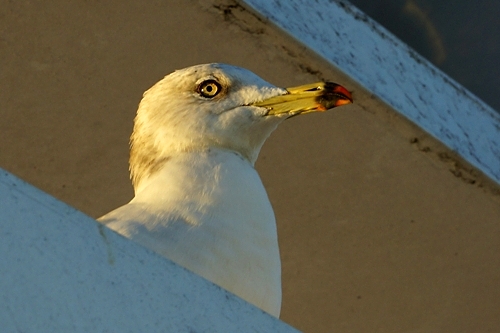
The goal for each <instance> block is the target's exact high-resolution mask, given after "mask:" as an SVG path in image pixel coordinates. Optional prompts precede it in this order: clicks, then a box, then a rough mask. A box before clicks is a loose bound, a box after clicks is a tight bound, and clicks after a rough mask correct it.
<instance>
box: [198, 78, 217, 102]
mask: <svg viewBox="0 0 500 333" xmlns="http://www.w3.org/2000/svg"><path fill="white" fill-rule="evenodd" d="M221 91H222V87H221V85H220V83H219V82H217V81H215V80H206V81H203V82H202V83H200V85H199V86H198V93H199V94H200V95H201V96H203V97H206V98H213V97H215V96H217V94H219V93H220V92H221Z"/></svg>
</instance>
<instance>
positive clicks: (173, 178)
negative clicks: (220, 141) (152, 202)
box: [134, 148, 255, 197]
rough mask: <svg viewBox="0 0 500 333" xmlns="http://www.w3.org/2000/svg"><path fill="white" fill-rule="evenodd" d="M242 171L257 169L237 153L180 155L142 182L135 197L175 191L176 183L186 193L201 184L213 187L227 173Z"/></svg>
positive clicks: (217, 151) (215, 151)
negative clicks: (153, 189) (143, 194)
mask: <svg viewBox="0 0 500 333" xmlns="http://www.w3.org/2000/svg"><path fill="white" fill-rule="evenodd" d="M239 168H242V169H252V170H254V165H253V163H251V162H250V161H249V160H248V159H247V158H246V157H244V156H242V155H241V154H239V153H238V152H235V151H233V150H229V149H224V148H207V149H206V150H203V151H190V152H180V153H177V154H173V155H172V156H170V157H168V158H164V159H163V161H162V165H161V166H160V167H158V168H156V170H155V171H154V172H153V173H151V174H150V175H147V176H146V177H144V178H143V179H141V180H140V181H139V182H138V183H137V184H136V186H134V189H135V194H136V197H138V196H140V194H141V192H144V190H145V189H147V190H148V191H150V190H151V189H152V188H153V187H158V190H160V191H164V190H165V188H166V187H169V188H172V187H173V186H174V184H175V186H179V188H181V189H184V190H185V189H187V188H189V187H191V188H192V187H198V185H197V184H210V183H211V181H212V182H214V181H216V180H218V179H219V177H220V173H221V172H222V171H224V170H225V172H227V171H228V169H230V170H231V172H237V171H236V170H239ZM254 172H255V170H254ZM188 175H189V176H188ZM181 176H182V177H181Z"/></svg>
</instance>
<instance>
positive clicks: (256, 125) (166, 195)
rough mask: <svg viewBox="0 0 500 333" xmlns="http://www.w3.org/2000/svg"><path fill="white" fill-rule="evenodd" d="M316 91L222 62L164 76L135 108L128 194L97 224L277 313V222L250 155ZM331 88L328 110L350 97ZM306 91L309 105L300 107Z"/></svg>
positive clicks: (319, 107)
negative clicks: (130, 196)
mask: <svg viewBox="0 0 500 333" xmlns="http://www.w3.org/2000/svg"><path fill="white" fill-rule="evenodd" d="M319 85H322V84H319ZM316 86H317V85H316ZM316 86H314V87H316ZM336 87H340V86H336ZM308 88H310V86H308ZM340 88H341V89H344V88H342V87H340ZM340 88H335V89H340ZM294 89H296V88H294ZM322 89H323V86H321V87H320V86H318V87H317V89H307V90H301V91H300V93H297V92H296V91H295V90H290V91H292V92H290V91H288V90H286V89H282V88H277V87H275V86H273V85H271V84H269V83H267V82H265V81H264V80H262V79H261V78H259V77H258V76H256V75H255V74H253V73H251V72H249V71H247V70H245V69H242V68H238V67H233V66H229V65H224V64H207V65H198V66H194V67H190V68H186V69H183V70H179V71H176V72H174V73H172V74H170V75H168V76H166V77H165V78H164V79H163V80H161V81H160V82H158V83H157V84H156V85H154V86H153V87H152V88H151V89H149V90H148V91H147V92H146V93H145V94H144V98H143V100H142V101H141V103H140V105H139V109H138V111H137V117H136V119H135V126H134V132H133V134H132V137H131V157H130V170H131V177H132V181H133V184H134V189H135V197H134V198H133V199H132V201H130V202H129V203H128V204H126V205H124V206H122V207H120V208H118V209H116V210H114V211H112V212H110V213H108V214H106V215H105V216H103V217H101V218H100V219H99V220H100V222H102V223H104V224H106V225H107V226H108V227H110V228H111V229H114V230H116V231H117V232H119V233H121V234H123V235H125V236H126V237H129V238H131V239H132V240H134V241H136V242H138V243H140V244H142V245H144V246H146V247H148V248H150V249H152V250H154V251H155V252H157V253H159V254H161V255H163V256H165V257H167V258H169V259H171V260H173V261H174V262H176V263H178V264H180V265H182V266H184V267H186V268H187V269H189V270H191V271H193V272H195V273H197V274H199V275H201V276H203V277H205V278H206V279H208V280H210V281H212V282H214V283H216V284H218V285H220V286H221V287H223V288H225V289H227V290H229V291H231V292H233V293H234V294H236V295H238V296H240V297H241V298H243V299H245V300H247V301H248V302H250V303H253V304H254V305H256V306H258V307H260V308H261V309H263V310H265V311H267V312H268V313H270V314H272V315H274V316H276V317H278V316H279V313H280V307H281V268H280V258H279V249H278V240H277V233H276V223H275V218H274V213H273V210H272V207H271V204H270V202H269V199H268V197H267V194H266V191H265V189H264V187H263V185H262V182H261V180H260V178H259V176H258V174H257V172H256V171H255V169H254V163H255V161H256V159H257V156H258V154H259V151H260V149H261V147H262V145H263V143H264V141H265V140H266V138H267V137H268V136H269V135H270V134H271V132H272V131H273V130H274V129H275V128H276V127H277V126H278V124H279V123H280V122H282V121H283V120H284V119H286V118H288V117H289V116H291V115H294V114H297V113H301V112H310V111H314V110H324V109H325V103H324V102H323V101H318V96H321V97H322V98H325V96H326V95H327V94H325V92H324V91H323V92H321V91H322ZM335 89H334V90H332V91H330V95H331V94H334V95H335V96H334V97H335V98H334V97H332V96H333V95H332V96H330V95H328V96H326V97H328V98H329V99H328V98H327V99H328V101H329V102H330V104H328V103H327V107H326V108H328V107H334V106H337V105H341V104H346V103H348V102H349V101H350V100H351V97H350V95H349V94H348V92H347V91H344V90H345V89H344V90H341V91H335ZM304 92H307V93H308V94H309V95H307V96H306V95H304V94H303V93H304ZM309 92H314V93H315V95H314V96H313V95H312V94H311V93H309ZM346 93H347V95H346ZM290 96H293V98H290ZM304 96H305V97H304ZM306 99H307V100H308V101H309V104H311V103H312V104H314V105H312V104H311V105H310V106H309V108H307V107H304V106H303V104H304V101H305V100H306ZM296 100H300V102H301V103H302V104H301V105H300V107H299V108H298V109H297V108H290V106H291V105H293V104H294V103H295V102H294V101H296ZM332 101H333V104H331V103H332ZM342 101H344V102H342ZM166 280H167V279H166Z"/></svg>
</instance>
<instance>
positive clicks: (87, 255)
mask: <svg viewBox="0 0 500 333" xmlns="http://www.w3.org/2000/svg"><path fill="white" fill-rule="evenodd" d="M0 198H2V200H1V201H0V212H1V215H0V224H1V228H0V240H1V241H0V253H1V257H2V260H1V261H0V276H1V277H2V278H1V279H0V299H1V301H0V326H1V331H2V332H6V333H7V332H25V333H28V332H37V333H40V332H48V333H49V332H50V333H53V332H228V333H229V332H296V330H294V329H293V328H291V327H290V326H288V325H286V324H284V323H282V322H280V321H279V320H277V319H276V318H274V317H272V316H270V315H268V314H266V313H264V312H263V311H262V310H260V309H258V308H256V307H254V306H252V305H250V304H248V303H246V302H245V301H243V300H241V299H239V298H237V297H236V296H234V295H232V294H231V293H229V292H227V291H225V290H223V289H221V288H219V287H217V286H215V285H214V284H212V283H210V282H208V281H207V280H205V279H203V278H201V277H199V276H197V275H195V274H193V273H191V272H188V271H187V270H186V269H184V268H182V267H180V266H178V265H176V264H174V263H173V262H171V261H169V260H166V259H165V258H163V257H160V256H159V255H157V254H155V253H153V252H151V251H149V250H147V249H145V248H143V247H141V246H140V245H138V244H136V243H133V242H130V241H129V240H128V239H126V238H124V237H122V236H120V235H118V234H116V233H115V232H113V231H111V230H109V229H108V228H105V227H104V226H103V225H101V224H99V223H98V222H96V221H95V220H93V219H92V218H90V217H88V216H86V215H84V214H82V213H81V212H79V211H77V210H75V209H74V208H71V207H69V206H67V205H65V204H64V203H61V202H60V201H57V200H56V199H54V198H53V197H50V196H49V195H47V194H46V193H43V192H42V191H40V190H38V189H36V188H34V187H32V186H29V185H28V184H26V183H24V182H23V181H21V180H19V179H18V178H16V177H14V176H12V175H11V174H8V173H7V172H5V171H3V170H0Z"/></svg>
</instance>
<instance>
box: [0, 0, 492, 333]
mask: <svg viewBox="0 0 500 333" xmlns="http://www.w3.org/2000/svg"><path fill="white" fill-rule="evenodd" d="M0 17H1V20H0V64H1V65H0V66H1V69H0V79H1V81H0V82H1V87H2V88H1V89H0V119H1V121H0V152H1V153H0V167H3V168H5V169H7V170H9V171H11V172H13V173H14V174H16V175H18V176H19V177H21V178H22V179H24V180H26V181H28V182H29V183H31V184H33V185H35V186H37V187H39V188H40V189H42V190H44V191H46V192H48V193H50V194H52V195H54V196H55V197H57V198H59V199H61V200H63V201H64V202H66V203H68V204H70V205H72V206H74V207H76V208H77V209H80V210H82V211H83V212H85V213H87V214H89V215H91V216H93V217H98V216H100V215H102V214H104V213H106V212H108V211H110V210H111V209H113V208H115V207H117V206H119V205H121V204H123V203H125V202H127V201H128V200H130V199H131V197H132V187H131V185H130V181H129V179H128V170H127V158H128V137H129V135H130V132H131V130H132V120H133V117H134V113H135V110H136V107H137V104H138V102H139V100H140V98H141V95H142V93H143V91H145V90H146V89H148V88H149V87H150V86H151V85H152V84H153V83H154V82H156V81H157V80H159V79H160V78H161V77H163V76H164V75H165V74H167V73H169V72H171V71H173V70H174V69H177V68H183V67H187V66H190V65H193V64H197V63H207V62H214V61H218V62H227V63H231V64H234V65H239V66H243V67H246V68H248V69H250V70H252V71H254V72H255V73H257V74H258V75H260V76H262V77H263V78H265V79H266V80H268V81H270V82H272V83H274V84H276V85H280V86H285V87H286V86H294V85H297V84H302V83H307V82H314V81H316V80H317V79H318V78H328V79H329V80H331V81H334V82H338V83H341V84H342V85H344V86H346V87H347V88H349V89H351V90H353V91H354V94H355V101H356V103H355V104H354V105H352V106H347V107H343V108H340V109H338V110H333V111H332V112H328V113H322V114H313V115H309V116H303V117H296V118H293V119H292V120H290V121H287V122H286V123H285V124H283V125H282V126H281V127H280V128H279V129H278V130H277V131H276V132H275V133H274V135H273V136H272V137H271V138H270V139H269V140H268V142H267V143H266V145H264V148H263V151H262V153H261V156H260V159H259V161H258V163H257V169H258V171H259V173H260V174H261V177H262V178H263V181H264V184H265V186H266V188H267V190H268V193H269V196H270V199H271V202H272V204H273V206H274V209H275V212H276V216H277V220H278V233H279V239H280V246H281V253H282V261H283V293H284V298H283V309H282V316H281V319H283V320H284V321H285V322H287V323H290V324H291V325H293V326H295V327H297V328H298V329H300V330H304V331H306V332H331V331H337V332H450V331H453V332H476V331H482V332H488V331H490V332H494V331H497V330H498V329H499V327H500V287H499V282H500V257H499V256H498V253H499V252H500V241H499V235H500V224H499V223H498V222H499V221H500V194H499V193H500V192H499V190H498V186H497V185H495V184H494V183H493V182H491V181H490V180H488V179H487V178H486V177H484V176H482V175H481V173H480V172H478V171H477V170H475V169H474V168H472V167H470V166H469V165H468V164H467V163H465V162H464V161H462V160H461V159H460V158H458V157H456V156H455V155H454V154H453V153H452V152H451V151H450V150H449V149H447V148H446V147H444V146H443V145H442V144H440V143H439V142H437V141H436V140H434V139H432V138H431V137H430V136H429V135H428V134H426V133H425V132H423V131H422V130H420V129H419V128H417V127H416V126H414V125H412V124H411V123H409V122H408V121H407V120H406V119H404V118H403V117H402V116H399V115H398V114H396V113H394V112H393V110H392V109H390V108H389V107H388V106H387V105H385V104H384V103H383V102H381V101H380V100H379V99H377V97H376V96H374V95H373V94H371V93H370V92H368V91H366V90H365V89H364V88H363V87H361V86H358V85H357V84H356V83H355V82H354V81H353V80H351V79H350V78H348V77H347V76H346V75H344V74H342V73H341V72H340V71H338V70H336V69H335V68H333V67H332V66H331V65H329V64H328V63H326V62H325V61H322V60H321V59H319V58H318V57H316V56H314V55H313V54H311V53H310V52H309V51H308V50H307V49H305V48H304V47H303V46H302V45H299V44H297V43H296V42H294V41H292V40H291V39H289V38H288V37H287V36H285V35H284V34H283V33H282V32H281V31H279V30H278V29H276V28H274V27H273V26H272V25H270V24H268V23H266V22H263V21H262V20H261V19H259V18H256V17H255V16H254V15H252V14H251V13H249V12H248V11H247V10H245V9H243V8H242V7H241V6H239V5H238V4H237V3H235V2H233V1H229V0H227V1H225V0H224V1H222V0H221V1H206V2H202V1H191V2H185V1H162V2H157V1H146V2H130V3H123V2H118V1H108V2H105V3H101V2H97V1H90V2H80V1H74V0H70V1H59V0H56V1H51V2H37V1H25V2H8V1H1V3H0ZM338 47H342V41H340V42H339V46H338Z"/></svg>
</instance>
